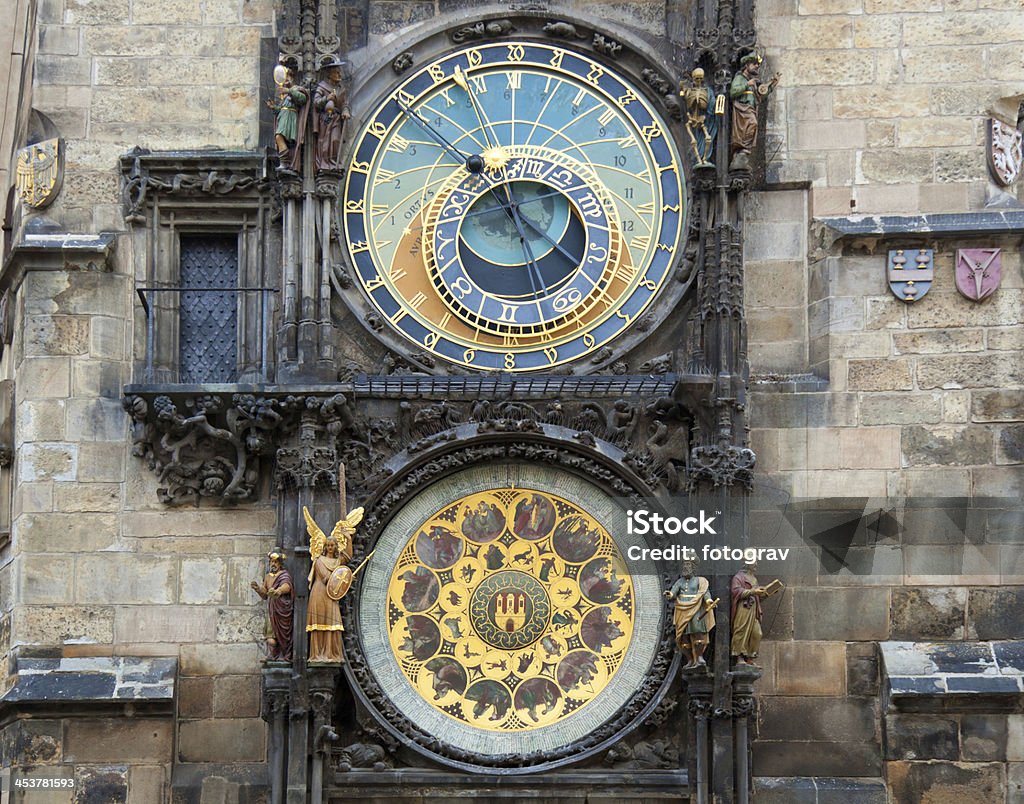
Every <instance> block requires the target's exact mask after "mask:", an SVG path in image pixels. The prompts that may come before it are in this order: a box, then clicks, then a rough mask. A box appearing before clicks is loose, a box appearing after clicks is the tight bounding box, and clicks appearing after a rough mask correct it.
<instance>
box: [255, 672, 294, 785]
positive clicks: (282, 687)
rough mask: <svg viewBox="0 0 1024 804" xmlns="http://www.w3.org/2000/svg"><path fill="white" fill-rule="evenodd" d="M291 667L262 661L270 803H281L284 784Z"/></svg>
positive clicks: (285, 777)
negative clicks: (267, 739) (268, 730)
mask: <svg viewBox="0 0 1024 804" xmlns="http://www.w3.org/2000/svg"><path fill="white" fill-rule="evenodd" d="M291 680H292V667H291V664H289V663H288V662H267V663H266V664H264V665H263V678H262V686H263V719H264V720H265V721H267V724H268V726H269V728H270V740H269V747H268V750H267V769H268V774H267V775H268V776H269V777H270V804H284V789H285V785H286V784H287V779H288V777H287V766H286V765H285V757H286V756H287V753H288V732H287V727H286V722H287V716H288V704H289V701H290V698H291Z"/></svg>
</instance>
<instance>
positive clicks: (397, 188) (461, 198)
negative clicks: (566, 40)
mask: <svg viewBox="0 0 1024 804" xmlns="http://www.w3.org/2000/svg"><path fill="white" fill-rule="evenodd" d="M649 96H650V92H649V89H648V88H647V87H646V86H645V85H644V84H643V83H642V82H637V81H635V80H634V79H633V78H631V77H630V76H629V75H628V74H627V73H625V72H623V71H621V70H620V69H619V68H618V67H617V66H616V65H614V64H612V63H609V62H603V61H600V59H599V57H597V56H595V55H594V54H590V53H583V52H577V51H575V50H573V49H572V48H571V46H562V47H558V46H556V45H554V44H548V43H540V42H531V41H501V42H488V43H481V44H477V45H474V46H464V47H461V48H458V49H456V50H453V51H451V52H449V53H446V54H444V55H441V56H439V57H437V58H436V59H434V60H432V61H428V62H425V63H424V64H423V65H422V66H417V68H414V69H412V70H410V71H409V72H408V73H406V74H404V75H403V76H402V77H401V78H400V79H399V80H398V81H397V82H396V84H395V85H394V86H393V87H392V88H391V90H390V91H388V92H387V93H386V94H385V95H383V96H382V97H381V98H379V99H378V100H377V101H376V102H375V103H373V104H372V105H371V106H370V107H369V108H367V109H365V110H362V109H359V108H358V107H357V109H356V120H361V123H358V125H359V131H358V134H357V135H356V137H355V140H354V143H353V150H352V159H351V163H350V164H349V166H348V169H347V171H346V178H345V186H344V198H343V201H342V204H341V223H342V228H343V232H344V242H345V243H346V244H347V251H348V254H347V256H348V259H349V261H350V264H351V266H352V269H353V278H354V279H355V280H356V286H357V289H354V290H353V292H352V293H351V294H349V296H351V297H353V298H350V299H349V300H350V301H353V302H354V301H355V298H354V296H355V294H357V293H360V294H361V295H362V301H363V302H365V303H366V304H368V305H369V307H370V308H371V310H373V311H374V312H375V313H376V315H377V316H378V317H379V319H380V320H381V321H382V322H383V323H384V325H385V326H386V327H389V328H390V329H391V330H393V331H394V332H395V334H396V335H399V336H401V337H402V338H404V339H406V340H407V341H408V342H409V345H410V346H411V347H414V351H420V350H422V351H424V352H427V353H430V354H431V355H433V356H435V357H437V358H439V359H441V360H444V361H448V362H449V363H452V364H456V365H461V366H466V367H468V368H478V369H482V370H499V371H513V372H528V371H545V370H549V369H551V368H552V367H554V366H560V365H564V364H566V363H569V362H571V361H574V360H579V359H585V358H587V357H589V356H591V355H593V354H594V353H595V351H597V350H600V349H601V348H602V347H603V346H605V345H606V344H609V343H610V342H611V341H612V340H613V339H615V338H617V337H619V336H621V335H623V334H625V333H626V332H627V330H629V328H630V327H631V325H632V324H633V323H634V322H636V321H637V320H638V319H639V318H640V317H641V316H642V315H643V314H644V313H645V312H646V311H647V310H648V309H650V307H651V305H652V304H653V303H654V301H655V299H656V298H657V297H658V296H659V295H660V294H661V293H662V290H663V288H665V286H666V284H667V280H668V277H669V276H670V273H671V271H672V268H673V266H674V265H675V263H676V261H677V259H678V254H679V245H680V243H681V242H682V238H683V234H684V228H685V221H686V191H685V186H684V177H683V168H682V164H681V162H680V159H679V151H678V147H677V144H676V140H675V135H674V133H673V128H672V127H671V126H670V125H669V123H668V122H667V121H666V120H665V119H664V118H662V117H661V115H660V114H659V112H658V111H657V109H656V106H655V103H654V101H653V100H652V99H650V97H649ZM354 124H356V123H354ZM595 202H596V203H595ZM605 249H606V250H607V252H608V253H607V255H606V254H605V253H604V250H605Z"/></svg>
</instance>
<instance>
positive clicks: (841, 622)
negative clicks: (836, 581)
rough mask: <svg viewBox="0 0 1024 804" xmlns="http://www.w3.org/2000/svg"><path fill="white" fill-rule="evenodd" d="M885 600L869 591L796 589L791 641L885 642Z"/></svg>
mask: <svg viewBox="0 0 1024 804" xmlns="http://www.w3.org/2000/svg"><path fill="white" fill-rule="evenodd" d="M888 632H889V596H888V594H886V591H885V590H880V589H870V588H859V589H858V588H848V589H797V590H795V591H794V592H793V636H794V638H795V639H825V640H836V639H842V640H847V641H868V640H876V639H885V638H886V637H887V636H888Z"/></svg>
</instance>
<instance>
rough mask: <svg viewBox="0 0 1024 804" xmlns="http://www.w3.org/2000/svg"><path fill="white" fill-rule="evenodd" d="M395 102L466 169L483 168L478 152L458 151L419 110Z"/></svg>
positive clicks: (473, 171)
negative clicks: (469, 153)
mask: <svg viewBox="0 0 1024 804" xmlns="http://www.w3.org/2000/svg"><path fill="white" fill-rule="evenodd" d="M395 103H397V104H398V108H399V109H401V110H402V112H403V113H404V114H405V115H406V116H407V117H409V118H410V119H411V120H412V121H413V122H415V123H417V124H419V127H420V128H422V129H423V130H424V131H425V132H426V133H427V135H428V136H429V137H431V139H433V140H434V142H436V143H437V144H438V145H440V146H441V148H443V149H444V150H445V151H447V152H448V153H449V154H451V155H452V156H454V157H455V158H456V159H458V160H459V161H460V162H462V163H463V164H465V166H466V170H468V171H469V172H470V173H479V172H480V171H481V170H483V168H484V162H483V159H482V158H481V157H480V156H479V155H478V154H473V155H471V156H466V154H464V153H463V152H462V151H460V150H459V149H458V148H456V147H455V146H454V145H452V144H451V143H450V142H449V141H448V140H447V139H446V138H445V136H444V135H443V134H441V132H439V131H437V130H436V129H435V128H434V127H433V126H431V125H430V123H428V122H427V121H426V120H424V119H423V118H422V117H420V114H419V112H417V111H416V110H415V109H411V108H410V107H408V106H406V105H405V104H404V103H402V102H401V101H400V100H398V99H397V98H396V99H395Z"/></svg>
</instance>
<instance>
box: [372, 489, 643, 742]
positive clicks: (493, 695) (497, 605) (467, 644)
mask: <svg viewBox="0 0 1024 804" xmlns="http://www.w3.org/2000/svg"><path fill="white" fill-rule="evenodd" d="M387 597H388V603H387V606H388V612H389V616H388V624H389V643H390V648H391V651H392V654H393V656H394V659H395V661H396V662H397V664H398V666H399V667H400V668H401V670H402V673H403V674H404V675H405V677H406V679H407V680H408V682H409V684H410V685H411V686H412V687H413V688H415V690H416V691H417V692H418V693H419V695H420V696H421V697H422V698H423V700H425V701H426V702H427V703H428V704H429V705H430V706H431V707H433V708H434V709H436V710H437V711H439V712H442V713H444V714H445V715H447V716H448V717H450V718H453V719H454V720H456V721H459V722H461V723H463V724H466V725H469V726H475V727H477V728H481V729H486V730H489V731H503V732H517V731H528V730H530V729H534V728H538V727H540V726H546V725H549V724H551V723H555V722H558V721H561V720H565V719H568V718H571V717H572V716H573V714H574V713H575V712H577V711H579V710H581V709H582V708H584V707H586V706H587V705H589V704H590V703H591V702H593V701H594V700H596V699H597V698H598V696H599V695H600V693H601V691H602V690H604V688H605V687H606V686H607V685H608V683H609V682H610V680H611V679H613V678H614V677H615V675H616V674H617V672H618V670H619V667H620V666H621V665H622V662H623V658H624V657H625V655H626V649H627V647H628V646H629V644H630V640H631V639H632V634H633V624H634V620H635V593H634V591H633V583H632V579H631V577H630V575H629V572H628V571H627V570H626V567H625V563H624V562H623V560H622V556H621V555H620V553H619V550H618V548H617V547H616V545H615V543H614V542H613V541H612V538H611V536H610V535H609V534H608V532H607V531H606V530H605V529H604V527H603V526H602V525H601V524H600V523H599V522H598V521H596V520H595V519H594V517H593V516H591V515H590V514H589V513H588V512H587V511H585V510H583V509H582V508H580V507H579V506H576V505H573V504H572V503H569V502H568V501H567V500H565V499H562V498H561V497H559V496H557V495H555V494H552V493H550V492H547V491H541V490H537V489H530V488H523V489H514V490H512V489H495V490H488V491H482V492H477V493H474V494H470V495H467V496H464V497H462V498H461V499H458V500H456V501H454V502H452V503H451V504H450V505H447V506H445V507H444V508H442V509H441V510H440V511H437V512H435V514H434V515H433V516H431V517H429V518H428V519H427V520H426V521H425V522H422V523H420V525H419V527H417V528H415V529H414V530H413V535H412V536H410V537H409V539H408V542H407V544H406V546H405V547H404V549H402V551H401V554H400V557H399V559H398V561H397V562H396V564H395V566H394V569H393V571H392V573H391V578H390V581H389V583H388V595H387Z"/></svg>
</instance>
